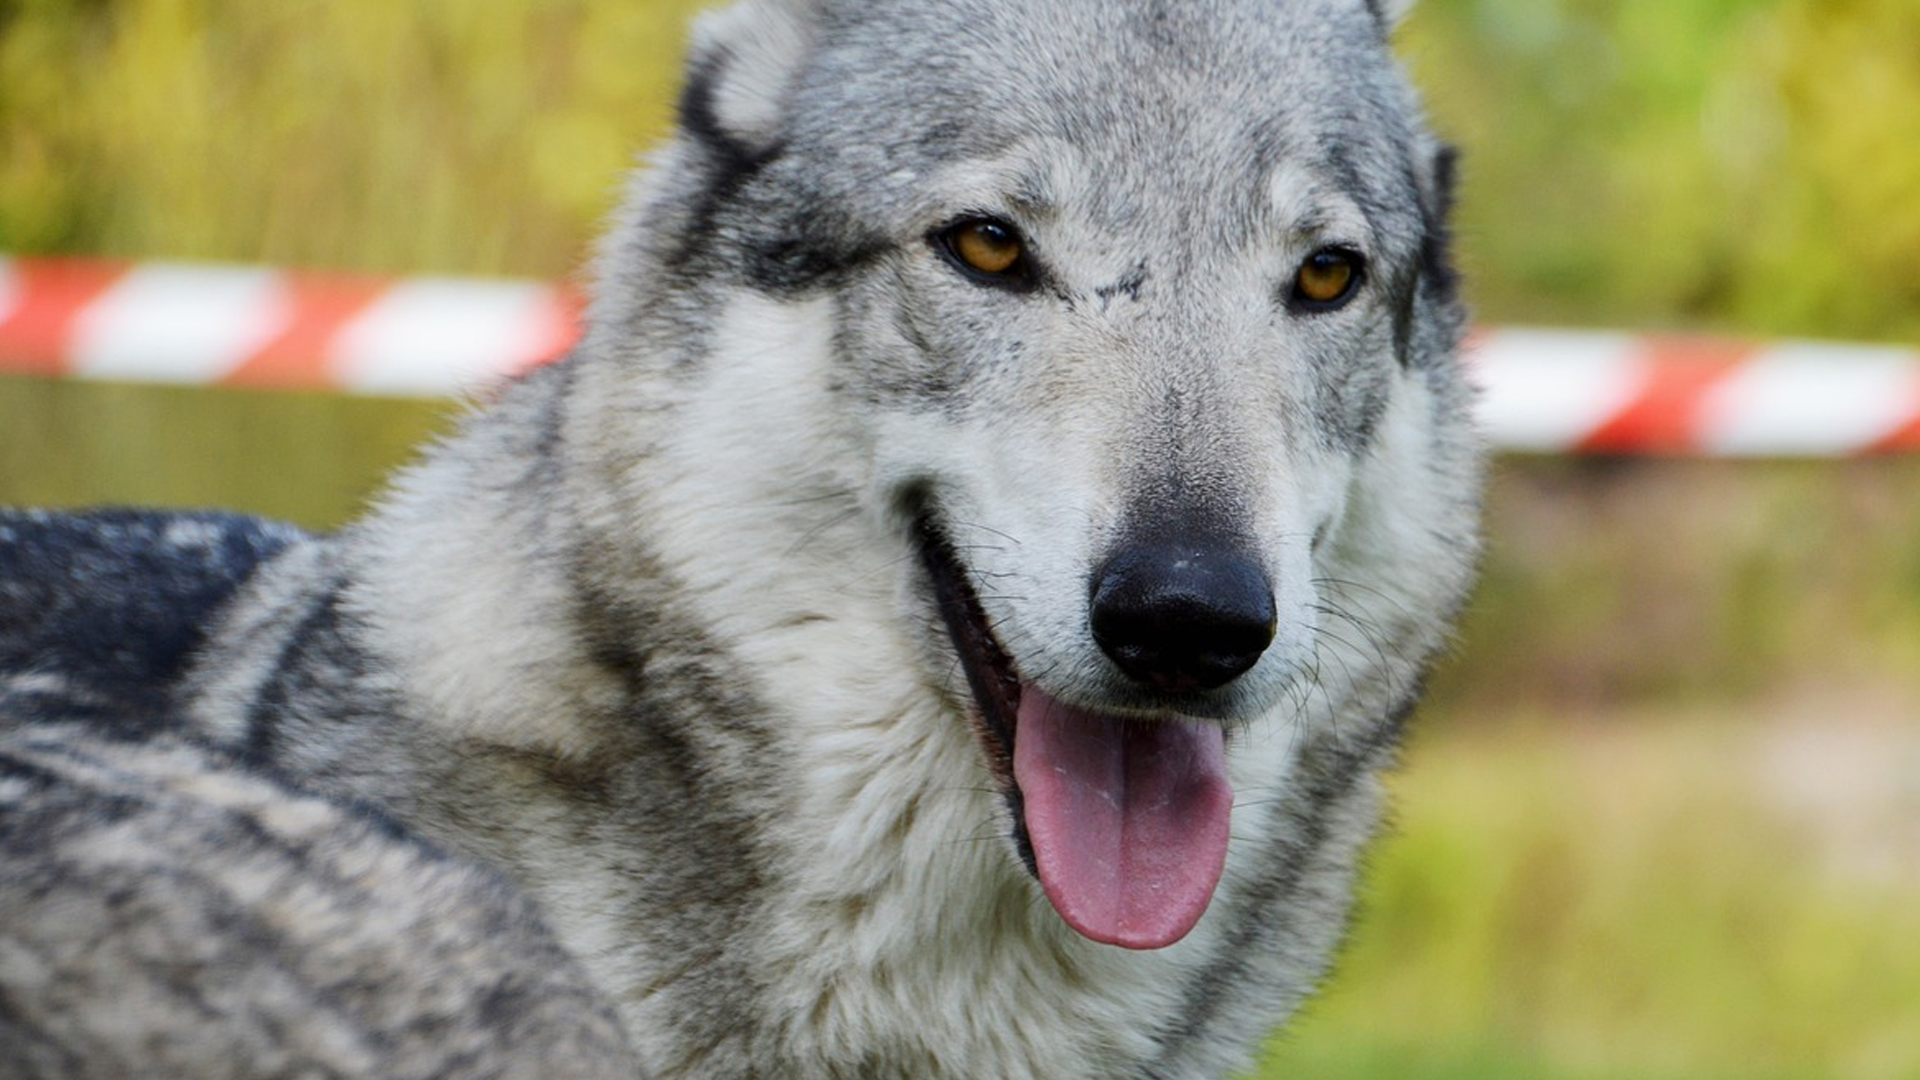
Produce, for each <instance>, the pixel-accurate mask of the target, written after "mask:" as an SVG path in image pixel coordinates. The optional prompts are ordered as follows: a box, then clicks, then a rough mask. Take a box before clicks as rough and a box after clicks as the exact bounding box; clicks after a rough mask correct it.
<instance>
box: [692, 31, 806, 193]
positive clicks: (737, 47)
mask: <svg viewBox="0 0 1920 1080" xmlns="http://www.w3.org/2000/svg"><path fill="white" fill-rule="evenodd" d="M815 3H816V0H737V2H736V3H734V4H731V5H729V6H727V7H724V8H721V9H719V10H718V11H711V12H708V13H706V14H705V15H702V16H701V17H700V18H698V19H697V20H695V21H694V24H693V44H692V48H691V50H690V53H689V59H688V63H687V85H686V91H685V94H684V96H683V97H682V98H681V101H680V122H681V124H682V125H684V126H685V127H686V128H687V130H688V132H689V133H691V134H692V135H694V136H695V137H697V138H700V139H702V140H703V141H708V142H713V141H719V142H722V143H724V144H726V145H727V147H728V149H729V150H730V151H731V152H733V153H734V154H737V155H739V156H742V157H747V158H759V157H763V156H765V155H766V154H767V153H769V152H770V151H772V150H773V149H774V148H775V146H776V145H777V144H778V143H779V138H780V125H781V118H782V116H783V115H784V113H785V108H786V101H787V97H788V92H789V90H790V89H791V87H792V85H793V80H794V77H795V75H796V73H797V72H798V71H799V70H800V65H801V63H802V62H803V61H804V60H805V59H806V57H807V54H808V52H810V51H811V50H812V47H813V38H814V19H813V9H814V6H815Z"/></svg>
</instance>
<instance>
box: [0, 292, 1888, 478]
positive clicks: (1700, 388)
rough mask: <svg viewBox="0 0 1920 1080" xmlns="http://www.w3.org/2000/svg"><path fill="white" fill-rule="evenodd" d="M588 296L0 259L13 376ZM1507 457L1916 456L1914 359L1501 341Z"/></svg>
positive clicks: (548, 338) (565, 341)
mask: <svg viewBox="0 0 1920 1080" xmlns="http://www.w3.org/2000/svg"><path fill="white" fill-rule="evenodd" d="M580 311H581V300H580V298H579V296H578V295H577V294H575V293H572V292H571V291H569V290H566V289H562V288H556V287H554V286H551V285H548V284H544V283H540V282H533V281H511V280H472V279H455V278H407V279H397V280H396V279H376V278H364V277H354V276H347V275H327V274H308V273H295V272H287V271H280V270H272V269H260V268H252V267H232V266H209V265H191V264H180V263H139V264H134V263H124V262H105V261H97V260H69V259H7V258H4V257H0V372H13V373H25V374H32V375H46V376H64V377H70V378H92V379H123V380H137V381H152V382H174V383H190V384H200V385H222V386H253V387H278V388H294V389H316V390H334V391H344V392H348V393H361V394H389V395H423V396H435V395H444V394H454V393H460V392H463V391H467V390H471V389H474V388H475V387H477V386H482V385H484V384H485V383H487V382H488V381H490V380H493V379H497V378H500V377H502V376H508V375H513V374H517V373H519V372H522V371H525V370H526V369H528V368H530V367H533V366H535V365H537V364H541V363H544V362H546V361H549V360H552V359H554V358H556V357H558V356H560V355H561V354H563V353H564V352H565V351H566V350H567V349H568V348H569V347H570V346H571V345H572V344H573V342H574V340H575V339H576V337H577V335H578V332H579V317H580ZM1469 356H1470V357H1471V359H1472V361H1473V363H1474V366H1475V368H1476V369H1477V375H1478V379H1479V381H1480V383H1481V384H1482V386H1483V387H1484V388H1485V391H1486V393H1485V396H1484V397H1483V399H1482V401H1481V405H1480V420H1481V424H1482V427H1483V428H1484V430H1485V431H1486V433H1487V435H1488V437H1489V438H1490V439H1491V440H1492V442H1493V443H1494V445H1495V446H1497V447H1499V448H1501V449H1506V450H1514V451H1521V452H1535V453H1568V452H1577V453H1600V454H1668V455H1714V456H1736V457H1737V456H1846V455H1854V454H1866V453H1876V452H1892V451H1912V450H1920V350H1916V349H1908V348H1898V347H1877V346H1860V345H1835V344H1820V343H1810V342H1786V343H1771V344H1763V343H1750V342H1736V341H1726V340H1721V339H1712V338H1676V337H1660V336H1650V335H1633V334H1611V333H1588V332H1573V331H1560V330H1530V329H1510V328H1489V329H1484V330H1482V331H1480V332H1479V333H1477V334H1475V335H1474V339H1473V341H1472V342H1471V343H1470V352H1469Z"/></svg>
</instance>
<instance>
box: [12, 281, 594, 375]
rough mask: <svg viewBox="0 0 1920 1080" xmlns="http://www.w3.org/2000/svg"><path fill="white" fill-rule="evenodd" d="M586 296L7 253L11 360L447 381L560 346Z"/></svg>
mask: <svg viewBox="0 0 1920 1080" xmlns="http://www.w3.org/2000/svg"><path fill="white" fill-rule="evenodd" d="M580 308H581V304H580V300H579V298H578V297H577V296H576V295H575V294H573V293H571V292H569V291H567V290H564V289H560V288H556V287H554V286H552V285H548V284H544V283H541V282H533V281H511V280H491V281H483V280H472V279H461V278H404V279H397V280H396V279H390V278H367V277H356V276H351V275H344V274H309V273H296V272H288V271H281V270H272V269H262V268H255V267H241V266H212V265H198V264H185V263H166V262H156V263H138V264H134V263H123V262H107V261H98V260H84V259H6V258H0V371H9V372H16V373H26V374H35V375H57V376H65V377H69V378H81V379H120V380H131V381H140V382H169V383H187V384H197V385H219V386H253V387H275V388H283V389H314V390H336V391H346V392H349V393H359V394H389V395H395V396H406V395H421V396H437V395H443V394H451V393H458V392H460V391H462V390H468V389H472V388H473V387H475V386H476V385H483V384H485V383H486V382H487V381H489V380H491V379H496V378H499V377H502V376H506V375H514V374H517V373H519V372H521V371H524V370H526V369H527V368H529V367H532V366H534V365H536V364H540V363H544V362H546V361H548V360H552V359H555V358H557V357H559V356H560V355H561V354H563V353H565V352H566V350H567V349H568V348H569V347H571V346H572V344H573V342H574V340H575V338H576V337H577V336H578V332H579V331H578V327H579V317H580Z"/></svg>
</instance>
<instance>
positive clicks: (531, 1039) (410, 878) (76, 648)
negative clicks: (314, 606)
mask: <svg viewBox="0 0 1920 1080" xmlns="http://www.w3.org/2000/svg"><path fill="white" fill-rule="evenodd" d="M299 542H301V536H300V534H299V533H298V532H297V530H293V529H290V528H287V527H284V526H279V525H274V524H270V523H265V522H259V521H255V520H251V519H246V518H238V517H233V516H229V515H204V514H202V515H189V514H177V515H169V514H145V513H130V512H119V511H111V512H104V513H94V514H87V515H75V516H59V515H39V514H10V515H0V858H4V861H5V864H6V872H5V873H3V874H0V1047H4V1053H0V1077H8V1078H12V1077H21V1078H28V1077H31V1078H48V1080H52V1078H62V1080H92V1078H99V1080H109V1078H120V1077H134V1076H167V1077H195V1078H207V1080H218V1078H225V1077H232V1078H235V1080H239V1078H243V1077H246V1078H257V1077H267V1076H369V1077H371V1076H381V1077H390V1078H398V1077H419V1078H422V1080H425V1078H429V1077H474V1078H480V1077H489V1078H491V1077H500V1078H507V1077H525V1078H529V1080H531V1078H534V1077H578V1078H581V1080H587V1078H595V1077H609V1078H610V1077H632V1076H636V1075H638V1066H637V1065H636V1064H635V1063H634V1061H633V1059H632V1057H631V1054H630V1052H629V1051H628V1049H627V1046H626V1042H625V1037H624V1035H623V1034H622V1032H621V1030H620V1028H619V1025H618V1023H617V1022H616V1021H615V1020H614V1018H613V1015H612V1013H611V1011H610V1010H609V1009H608V1008H607V1007H606V1006H605V1004H604V1003H603V1002H602V1001H601V1000H600V997H599V995H598V993H597V991H595V989H594V988H593V987H592V985H591V983H590V982H589V981H588V979H587V978H586V976H585V974H584V973H583V972H582V971H581V970H580V969H579V967H578V965H577V964H576V963H575V962H574V961H573V960H572V958H571V957H569V956H568V955H567V954H566V952H565V951H564V950H563V949H562V948H561V946H560V945H559V944H558V943H557V942H556V941H555V940H554V938H553V937H552V935H551V934H550V933H549V932H548V931H547V930H546V928H545V927H544V926H543V925H542V924H541V922H540V920H539V918H538V916H537V914H536V913H535V912H534V910H533V907H532V905H531V904H530V903H529V902H528V901H527V900H526V899H525V898H524V897H522V896H521V895H520V894H519V892H518V891H517V890H515V889H514V888H513V887H511V886H510V885H509V884H508V883H507V882H506V881H505V880H504V879H503V878H501V877H499V876H498V875H497V874H496V873H495V872H493V871H490V870H486V869H483V868H480V867H478V866H475V865H473V864H471V863H468V862H466V861H463V860H460V859H457V858H455V857H453V856H451V855H448V854H446V853H444V852H441V851H439V850H437V849H434V848H432V847H430V846H428V845H426V844H424V843H421V842H420V841H418V840H415V839H412V838H410V837H408V836H406V835H404V834H403V833H402V832H400V831H399V830H398V829H397V828H396V827H395V826H394V825H393V824H392V823H391V822H389V821H387V820H386V819H384V818H383V817H381V816H379V815H378V814H377V813H375V812H373V811H370V810H367V809H363V808H358V807H353V806H350V805H346V804H342V803H339V802H335V801H330V800H327V799H323V798H320V797H317V796H315V795H311V794H308V793H304V792H300V791H296V790H294V789H292V788H291V787H290V786H288V785H286V784H284V783H281V782H279V781H277V780H276V779H274V778H272V777H271V776H269V775H266V774H264V773H262V772H260V771H258V770H257V769H255V768H254V767H252V765H251V763H249V762H247V761H245V760H243V755H242V754H240V753H236V752H231V751H227V750H222V749H219V748H215V747H211V746H208V745H206V744H205V743H204V742H202V741H200V740H199V739H197V738H196V737H194V736H193V735H192V734H190V733H188V732H187V731H186V730H185V729H184V724H183V721H182V718H181V715H180V713H179V712H178V711H177V710H176V709H175V708H174V706H173V702H172V697H173V693H174V687H175V685H176V684H177V682H178V680H179V679H180V677H181V675H182V673H183V671H184V669H185V667H186V665H187V663H188V661H189V659H190V658H191V657H192V655H193V654H194V651H195V650H196V648H197V647H198V646H199V644H200V642H201V640H202V638H203V636H204V633H205V628H206V626H207V625H208V624H209V623H210V622H211V621H212V619H213V615H214V612H215V611H216V610H217V609H218V608H219V606H220V605H221V604H222V603H223V602H224V601H225V600H226V599H228V598H229V597H230V596H231V594H232V593H233V591H234V590H235V589H236V588H237V587H239V585H240V584H241V583H242V582H243V581H244V580H245V579H246V578H247V577H248V576H249V575H251V573H252V572H253V571H254V570H255V569H256V568H257V567H258V566H259V564H260V563H262V562H263V561H265V560H267V559H270V558H271V557H272V556H273V555H275V554H277V553H278V552H280V551H281V550H283V549H285V548H286V547H287V546H288V545H290V544H294V543H299Z"/></svg>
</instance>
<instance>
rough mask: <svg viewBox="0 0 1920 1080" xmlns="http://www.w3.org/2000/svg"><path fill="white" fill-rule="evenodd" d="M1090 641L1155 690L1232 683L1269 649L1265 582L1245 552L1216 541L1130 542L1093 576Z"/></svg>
mask: <svg viewBox="0 0 1920 1080" xmlns="http://www.w3.org/2000/svg"><path fill="white" fill-rule="evenodd" d="M1091 615H1092V623H1093V637H1094V640H1095V641H1097V642H1099V643H1100V648H1101V650H1102V651H1103V652H1105V653H1106V654H1107V656H1108V657H1109V658H1110V659H1112V661H1113V662H1114V664H1115V665H1116V666H1118V667H1119V668H1120V670H1121V671H1122V672H1124V673H1125V674H1126V676H1127V678H1129V679H1132V680H1133V681H1134V682H1137V683H1140V684H1141V685H1143V686H1146V687H1149V688H1151V689H1154V690H1159V691H1164V692H1179V691H1192V690H1212V689H1215V688H1217V687H1221V686H1225V685H1226V684H1227V683H1230V682H1232V681H1233V680H1235V679H1237V678H1239V677H1240V676H1241V675H1243V674H1245V673H1246V672H1247V669H1249V668H1251V667H1253V665H1254V664H1256V663H1258V662H1259V660H1260V654H1261V653H1264V652H1266V650H1267V646H1268V645H1271V644H1272V643H1273V633H1274V625H1275V618H1276V615H1275V611H1274V603H1273V585H1272V583H1271V582H1270V581H1268V579H1267V575H1266V572H1265V571H1263V570H1262V569H1261V568H1260V567H1259V565H1258V564H1256V563H1255V562H1254V561H1253V560H1251V559H1249V558H1247V557H1246V556H1245V555H1243V554H1241V553H1239V552H1237V551H1235V550H1232V549H1229V548H1223V547H1220V546H1217V545H1207V544H1203V543H1193V542H1158V543H1151V544H1144V545H1136V546H1133V547H1130V548H1127V549H1124V550H1122V551H1121V552H1120V553H1118V554H1117V555H1115V556H1114V557H1113V558H1111V559H1109V560H1108V562H1107V564H1106V565H1105V566H1103V567H1102V568H1101V569H1100V571H1099V572H1098V573H1097V574H1095V575H1094V579H1093V599H1092V612H1091Z"/></svg>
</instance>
